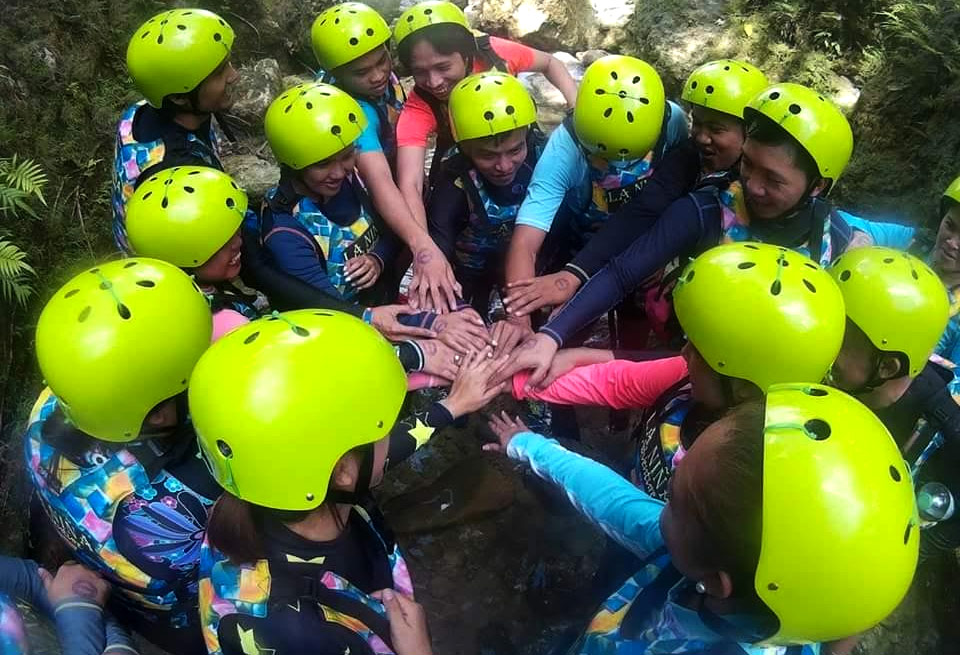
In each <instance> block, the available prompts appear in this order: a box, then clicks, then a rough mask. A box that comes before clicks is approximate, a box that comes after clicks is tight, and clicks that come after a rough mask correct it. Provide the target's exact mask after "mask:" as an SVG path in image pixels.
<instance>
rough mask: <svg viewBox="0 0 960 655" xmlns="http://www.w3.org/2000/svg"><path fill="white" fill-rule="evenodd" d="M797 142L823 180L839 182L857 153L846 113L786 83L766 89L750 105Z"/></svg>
mask: <svg viewBox="0 0 960 655" xmlns="http://www.w3.org/2000/svg"><path fill="white" fill-rule="evenodd" d="M751 111H755V112H757V113H758V114H763V115H764V116H766V117H767V118H769V119H770V120H772V121H773V122H774V123H776V124H777V125H779V126H780V127H782V128H783V129H784V130H786V131H787V133H788V134H789V135H790V136H792V137H793V138H794V139H796V140H797V143H799V144H800V145H801V146H802V147H803V149H804V150H806V151H807V152H808V153H809V154H810V156H811V157H812V158H813V161H815V162H816V164H817V169H818V170H819V171H820V176H821V177H825V178H830V179H832V180H833V181H834V182H836V181H837V180H838V179H839V178H840V174H841V173H843V169H845V168H846V167H847V163H848V162H849V161H850V155H851V154H852V153H853V132H852V131H851V130H850V123H848V122H847V119H846V117H845V116H844V115H843V113H842V112H841V111H840V110H839V109H838V108H837V106H836V105H834V104H833V103H832V102H830V101H829V100H827V99H826V98H824V97H823V96H822V95H821V94H819V93H817V92H816V91H814V90H812V89H808V88H807V87H805V86H801V85H799V84H790V83H786V82H782V83H780V84H774V85H773V86H771V87H768V88H766V89H764V90H763V91H762V92H760V94H759V95H757V96H756V97H755V98H754V99H753V100H752V101H751V102H750V104H749V105H747V108H746V110H745V111H744V115H745V116H746V117H747V118H748V119H749V112H751Z"/></svg>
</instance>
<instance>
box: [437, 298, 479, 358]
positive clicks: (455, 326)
mask: <svg viewBox="0 0 960 655" xmlns="http://www.w3.org/2000/svg"><path fill="white" fill-rule="evenodd" d="M433 331H434V332H436V333H437V338H438V339H440V341H442V342H444V343H445V344H447V345H448V346H450V347H451V348H453V349H454V350H456V351H457V352H458V353H460V354H461V355H463V354H465V353H468V352H470V351H471V350H483V349H484V348H486V347H487V345H489V343H490V333H489V332H488V331H487V325H486V323H484V322H483V319H482V318H480V314H478V313H477V312H476V311H474V310H473V309H469V308H468V309H461V310H459V311H456V312H453V313H452V314H443V315H442V316H438V317H437V318H436V319H435V320H434V321H433Z"/></svg>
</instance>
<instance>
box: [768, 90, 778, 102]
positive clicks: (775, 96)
mask: <svg viewBox="0 0 960 655" xmlns="http://www.w3.org/2000/svg"><path fill="white" fill-rule="evenodd" d="M779 97H780V92H779V91H774V92H773V93H771V94H770V99H771V100H776V99H777V98H779Z"/></svg>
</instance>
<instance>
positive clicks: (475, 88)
mask: <svg viewBox="0 0 960 655" xmlns="http://www.w3.org/2000/svg"><path fill="white" fill-rule="evenodd" d="M482 88H483V85H482V84H478V85H476V86H475V87H473V90H474V91H479V90H480V89H482Z"/></svg>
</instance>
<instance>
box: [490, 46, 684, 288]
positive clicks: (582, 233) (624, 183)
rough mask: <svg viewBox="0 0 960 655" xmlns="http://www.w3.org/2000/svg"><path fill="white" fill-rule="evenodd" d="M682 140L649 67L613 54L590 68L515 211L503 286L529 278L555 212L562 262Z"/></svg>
mask: <svg viewBox="0 0 960 655" xmlns="http://www.w3.org/2000/svg"><path fill="white" fill-rule="evenodd" d="M686 135H687V125H686V116H685V115H684V113H683V111H682V110H681V109H680V107H679V106H677V105H675V104H673V103H671V102H667V101H666V98H665V97H664V91H663V83H662V82H661V81H660V76H659V75H658V74H657V72H656V71H655V70H654V69H653V68H652V67H651V66H650V65H649V64H647V63H646V62H643V61H641V60H639V59H634V58H633V57H623V56H618V55H611V56H608V57H603V58H601V59H598V60H597V61H595V62H594V63H593V64H591V65H590V66H589V67H588V68H587V70H586V72H585V74H584V77H583V81H582V82H581V84H580V89H579V92H578V95H577V104H576V108H575V109H574V111H573V113H572V115H570V116H568V117H567V119H566V120H565V121H564V122H563V124H562V125H560V126H559V127H558V128H557V129H556V130H555V131H554V132H553V134H552V135H551V136H550V140H549V141H548V142H547V146H546V148H545V149H544V153H543V156H542V157H541V159H540V161H539V162H538V166H537V168H536V170H535V171H534V175H533V179H532V180H531V182H530V188H529V191H528V193H527V198H526V199H525V200H524V202H523V205H521V207H520V212H519V213H518V215H517V227H516V230H515V231H514V236H513V238H512V240H511V242H510V250H509V253H508V256H507V273H506V276H507V280H508V282H516V281H519V280H528V279H531V278H534V276H535V275H536V259H537V254H538V253H539V251H540V249H541V247H542V245H543V243H544V240H545V239H546V237H547V234H548V233H549V232H550V231H551V228H553V227H554V226H553V223H554V220H555V219H556V218H557V217H558V213H559V212H560V211H561V208H564V209H565V210H566V211H568V212H569V213H570V214H571V216H570V217H569V218H565V220H567V221H569V223H570V225H569V231H570V233H571V237H570V242H569V244H568V246H567V248H566V250H567V251H568V252H566V253H564V255H565V256H563V257H561V259H563V260H564V261H563V262H561V263H566V259H567V258H568V257H569V255H572V254H573V253H575V252H577V251H578V250H579V249H580V248H582V247H583V245H584V244H585V243H586V242H587V240H588V239H589V238H590V236H591V235H592V234H593V233H595V232H596V231H597V230H598V229H599V227H600V226H601V225H602V224H603V223H604V222H605V221H606V220H607V218H608V217H609V216H610V215H611V214H613V213H614V212H616V210H617V209H618V208H619V207H621V206H622V205H624V204H626V203H627V202H628V201H629V200H630V199H631V198H633V197H634V196H635V195H637V194H638V193H639V192H640V190H641V189H642V188H643V186H644V184H645V182H646V180H647V179H648V178H649V177H650V175H651V174H652V173H653V172H654V170H655V169H656V167H657V165H658V164H659V162H660V160H661V159H662V158H663V156H664V155H665V153H666V152H667V151H669V150H670V149H671V148H673V147H674V146H676V145H678V144H679V143H680V142H681V141H683V140H684V138H685V137H686ZM560 215H563V214H560ZM507 300H508V301H509V302H512V298H508V299H507ZM509 302H508V305H509Z"/></svg>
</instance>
